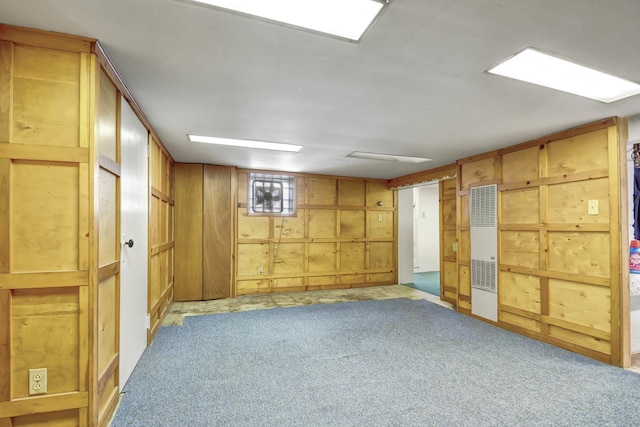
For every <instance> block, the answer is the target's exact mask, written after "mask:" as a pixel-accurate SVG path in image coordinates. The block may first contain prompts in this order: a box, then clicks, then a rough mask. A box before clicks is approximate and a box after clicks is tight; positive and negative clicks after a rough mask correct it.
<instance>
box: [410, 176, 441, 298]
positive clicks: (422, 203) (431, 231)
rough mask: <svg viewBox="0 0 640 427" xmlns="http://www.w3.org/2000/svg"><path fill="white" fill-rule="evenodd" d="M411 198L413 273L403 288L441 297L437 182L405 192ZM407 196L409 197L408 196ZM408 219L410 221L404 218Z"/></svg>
mask: <svg viewBox="0 0 640 427" xmlns="http://www.w3.org/2000/svg"><path fill="white" fill-rule="evenodd" d="M404 191H406V192H408V193H409V192H410V197H411V206H412V209H411V215H412V216H411V227H412V233H411V236H412V243H411V247H412V258H411V259H412V270H411V276H410V280H409V281H407V280H406V279H408V278H409V277H407V276H408V275H407V276H405V283H403V284H404V285H405V286H409V287H412V288H414V289H418V290H420V291H423V292H427V293H429V294H431V295H434V296H437V297H440V207H439V185H438V181H435V182H430V183H429V184H428V185H422V186H419V187H413V188H410V189H407V190H404ZM408 195H409V194H408ZM407 219H409V218H407Z"/></svg>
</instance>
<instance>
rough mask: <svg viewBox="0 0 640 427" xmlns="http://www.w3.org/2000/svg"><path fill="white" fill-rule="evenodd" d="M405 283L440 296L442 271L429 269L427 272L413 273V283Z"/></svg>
mask: <svg viewBox="0 0 640 427" xmlns="http://www.w3.org/2000/svg"><path fill="white" fill-rule="evenodd" d="M403 285H404V286H409V287H411V288H414V289H417V290H419V291H422V292H427V293H430V294H431V295H435V296H438V297H439V296H440V272H439V271H427V272H425V273H413V283H403Z"/></svg>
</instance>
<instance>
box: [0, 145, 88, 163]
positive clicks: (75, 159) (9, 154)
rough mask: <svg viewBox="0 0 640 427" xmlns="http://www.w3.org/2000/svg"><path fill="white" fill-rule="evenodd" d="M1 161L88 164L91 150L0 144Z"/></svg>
mask: <svg viewBox="0 0 640 427" xmlns="http://www.w3.org/2000/svg"><path fill="white" fill-rule="evenodd" d="M0 159H13V160H26V161H42V162H60V163H69V164H72V163H87V162H88V161H89V149H88V148H84V147H56V146H49V145H32V144H29V145H26V144H11V143H5V142H3V143H0Z"/></svg>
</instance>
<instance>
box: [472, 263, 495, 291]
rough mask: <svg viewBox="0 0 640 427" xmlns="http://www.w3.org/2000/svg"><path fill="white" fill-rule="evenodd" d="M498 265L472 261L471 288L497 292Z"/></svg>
mask: <svg viewBox="0 0 640 427" xmlns="http://www.w3.org/2000/svg"><path fill="white" fill-rule="evenodd" d="M496 285H497V280H496V263H495V261H481V260H479V259H472V260H471V286H472V287H474V288H475V289H482V290H483V291H488V292H496V291H497V289H496V288H497V286H496Z"/></svg>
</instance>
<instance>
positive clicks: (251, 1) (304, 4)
mask: <svg viewBox="0 0 640 427" xmlns="http://www.w3.org/2000/svg"><path fill="white" fill-rule="evenodd" d="M193 1H195V2H198V3H204V4H208V5H211V6H216V7H220V8H223V9H229V10H232V11H235V12H240V13H243V14H247V15H252V16H256V17H259V18H264V19H268V20H270V21H276V22H279V23H282V24H287V25H292V26H295V27H300V28H306V29H309V30H313V31H318V32H321V33H326V34H331V35H333V36H337V37H341V38H345V39H349V40H354V41H358V40H360V37H362V35H363V34H364V33H365V31H367V29H368V28H369V27H370V26H371V25H372V24H373V23H374V22H375V20H376V19H377V18H378V16H379V15H380V13H381V12H382V9H383V8H384V7H385V6H386V5H387V4H388V0H193Z"/></svg>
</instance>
